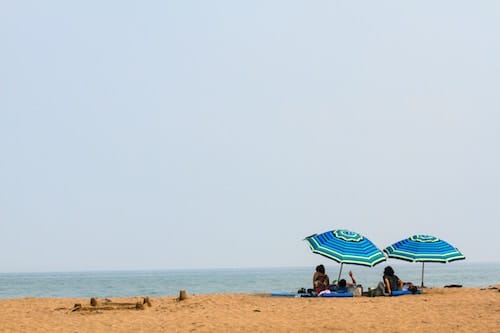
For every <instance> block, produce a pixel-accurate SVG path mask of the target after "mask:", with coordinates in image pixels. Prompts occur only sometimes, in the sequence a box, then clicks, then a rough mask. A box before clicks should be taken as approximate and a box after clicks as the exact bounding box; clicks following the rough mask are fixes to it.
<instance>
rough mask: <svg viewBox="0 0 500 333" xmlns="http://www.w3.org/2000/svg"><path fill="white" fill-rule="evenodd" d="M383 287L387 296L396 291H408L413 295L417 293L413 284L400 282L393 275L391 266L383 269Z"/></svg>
mask: <svg viewBox="0 0 500 333" xmlns="http://www.w3.org/2000/svg"><path fill="white" fill-rule="evenodd" d="M384 285H385V292H386V293H387V294H389V295H390V294H391V293H392V292H393V291H397V290H410V291H411V292H413V293H415V292H416V291H417V287H416V286H414V285H413V283H411V282H403V281H401V279H400V278H399V277H398V276H397V275H396V274H394V270H393V269H392V267H391V266H387V267H386V268H385V269H384Z"/></svg>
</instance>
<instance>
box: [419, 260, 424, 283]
mask: <svg viewBox="0 0 500 333" xmlns="http://www.w3.org/2000/svg"><path fill="white" fill-rule="evenodd" d="M420 287H421V288H423V287H424V262H423V261H422V285H421V286H420Z"/></svg>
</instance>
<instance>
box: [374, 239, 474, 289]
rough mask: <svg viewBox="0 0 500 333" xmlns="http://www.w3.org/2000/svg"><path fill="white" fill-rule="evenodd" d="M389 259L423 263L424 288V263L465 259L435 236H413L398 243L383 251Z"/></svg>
mask: <svg viewBox="0 0 500 333" xmlns="http://www.w3.org/2000/svg"><path fill="white" fill-rule="evenodd" d="M383 251H384V252H385V253H386V254H387V256H388V257H389V258H395V259H401V260H406V261H411V262H421V263H422V284H421V286H422V287H423V286H424V263H426V262H441V263H447V262H451V261H455V260H463V259H465V257H464V255H463V254H462V253H461V252H460V251H459V250H458V249H457V248H456V247H454V246H452V245H451V244H449V243H447V242H445V241H444V240H442V239H439V238H437V237H434V236H429V235H413V236H410V237H408V238H405V239H403V240H400V241H399V242H396V243H394V244H392V245H390V246H388V247H386V248H385V249H384V250H383Z"/></svg>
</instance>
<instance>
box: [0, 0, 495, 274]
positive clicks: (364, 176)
mask: <svg viewBox="0 0 500 333" xmlns="http://www.w3.org/2000/svg"><path fill="white" fill-rule="evenodd" d="M499 35H500V4H499V2H498V1H480V2H474V3H472V2H470V1H438V2H436V1H410V2H408V1H405V2H401V1H376V2H375V1H368V0H364V1H363V0H362V1H285V0H277V1H246V2H243V1H229V0H227V1H217V0H214V1H130V0H126V1H96V0H88V1H62V0H61V1H55V0H47V1H0V51H1V52H0V253H1V254H0V272H43V271H86V270H136V269H197V268H241V267H286V266H311V267H314V266H315V265H317V264H319V263H324V262H325V260H327V259H325V258H323V257H319V256H318V255H315V254H312V253H311V251H310V250H309V248H308V246H307V243H306V242H305V241H304V240H303V239H304V237H306V236H309V235H311V234H314V233H320V232H324V231H327V230H331V229H344V228H345V229H349V230H352V231H355V232H358V233H361V234H363V235H364V236H366V237H368V238H369V239H370V240H372V241H373V242H374V243H375V244H376V245H377V246H379V247H380V248H383V247H386V246H388V245H390V244H392V243H393V242H396V241H398V240H400V239H403V238H406V237H408V236H410V235H413V234H428V235H434V236H437V237H440V238H442V239H444V240H446V241H448V242H450V243H451V244H453V245H454V246H456V247H457V248H459V249H460V250H461V251H462V252H463V253H464V255H465V256H466V257H467V259H466V260H468V261H470V262H490V261H499V255H500V242H499V241H498V235H499V234H500V223H499V221H500V152H499V144H500V98H499V92H500V60H499V59H500V38H499V37H498V36H499Z"/></svg>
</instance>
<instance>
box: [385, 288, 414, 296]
mask: <svg viewBox="0 0 500 333" xmlns="http://www.w3.org/2000/svg"><path fill="white" fill-rule="evenodd" d="M420 293H421V292H420V290H418V289H417V291H415V292H411V291H409V290H394V291H393V292H391V296H403V295H417V294H420Z"/></svg>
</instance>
